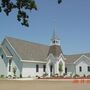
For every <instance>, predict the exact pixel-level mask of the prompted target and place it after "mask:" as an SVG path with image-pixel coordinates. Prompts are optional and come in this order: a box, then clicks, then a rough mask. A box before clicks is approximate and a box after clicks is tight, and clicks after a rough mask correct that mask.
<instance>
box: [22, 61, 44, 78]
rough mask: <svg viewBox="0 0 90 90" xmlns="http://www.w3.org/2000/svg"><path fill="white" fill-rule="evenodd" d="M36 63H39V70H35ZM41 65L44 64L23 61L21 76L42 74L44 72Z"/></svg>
mask: <svg viewBox="0 0 90 90" xmlns="http://www.w3.org/2000/svg"><path fill="white" fill-rule="evenodd" d="M36 65H39V72H36ZM43 65H45V64H40V63H27V62H23V69H22V76H23V77H35V76H42V75H43V74H44V73H45V72H43Z"/></svg>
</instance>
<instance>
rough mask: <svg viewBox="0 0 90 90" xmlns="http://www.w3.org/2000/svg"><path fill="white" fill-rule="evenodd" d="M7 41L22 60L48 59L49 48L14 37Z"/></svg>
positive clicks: (8, 38)
mask: <svg viewBox="0 0 90 90" xmlns="http://www.w3.org/2000/svg"><path fill="white" fill-rule="evenodd" d="M6 39H7V40H8V41H9V43H10V44H11V46H12V47H13V48H14V49H15V51H16V52H17V54H18V55H19V56H20V57H21V58H22V60H32V61H33V60H35V61H42V60H45V58H46V57H47V54H48V50H49V46H46V45H42V44H37V43H32V42H29V41H25V40H20V39H16V38H12V37H7V38H6Z"/></svg>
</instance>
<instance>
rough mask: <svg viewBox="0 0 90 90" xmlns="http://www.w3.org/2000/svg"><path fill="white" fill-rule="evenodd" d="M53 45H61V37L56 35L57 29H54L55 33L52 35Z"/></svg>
mask: <svg viewBox="0 0 90 90" xmlns="http://www.w3.org/2000/svg"><path fill="white" fill-rule="evenodd" d="M51 45H60V39H59V37H58V36H57V35H56V31H55V29H54V31H53V35H52V38H51Z"/></svg>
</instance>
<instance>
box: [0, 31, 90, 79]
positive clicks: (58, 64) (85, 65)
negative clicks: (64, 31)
mask: <svg viewBox="0 0 90 90" xmlns="http://www.w3.org/2000/svg"><path fill="white" fill-rule="evenodd" d="M45 74H47V77H51V76H54V75H59V76H60V75H61V76H63V75H68V76H70V75H71V76H74V75H76V74H77V75H79V76H83V75H86V76H88V75H90V53H84V54H75V55H65V54H64V53H63V51H62V48H61V44H60V39H59V37H58V36H57V35H56V33H55V32H54V33H53V35H52V38H51V43H50V46H48V45H43V44H39V43H34V42H30V41H25V40H20V39H16V38H12V37H6V38H5V39H4V40H3V41H2V43H1V45H0V75H4V76H5V77H8V76H12V77H14V75H15V76H16V77H20V76H22V77H36V76H40V77H42V76H43V75H45Z"/></svg>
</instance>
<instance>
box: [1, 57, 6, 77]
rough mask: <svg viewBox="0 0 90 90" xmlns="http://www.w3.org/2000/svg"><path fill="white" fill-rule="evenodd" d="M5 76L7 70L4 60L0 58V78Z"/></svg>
mask: <svg viewBox="0 0 90 90" xmlns="http://www.w3.org/2000/svg"><path fill="white" fill-rule="evenodd" d="M6 74H7V68H6V65H5V62H4V60H3V59H2V58H1V56H0V76H1V75H4V76H6Z"/></svg>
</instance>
